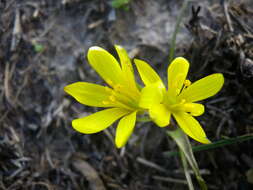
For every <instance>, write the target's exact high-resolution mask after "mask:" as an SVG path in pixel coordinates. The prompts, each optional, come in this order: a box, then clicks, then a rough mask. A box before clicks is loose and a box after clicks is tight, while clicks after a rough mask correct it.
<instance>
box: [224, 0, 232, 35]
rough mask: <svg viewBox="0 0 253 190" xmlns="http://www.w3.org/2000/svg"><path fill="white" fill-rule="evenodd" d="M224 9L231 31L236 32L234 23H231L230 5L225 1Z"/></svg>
mask: <svg viewBox="0 0 253 190" xmlns="http://www.w3.org/2000/svg"><path fill="white" fill-rule="evenodd" d="M223 9H224V13H225V17H226V20H227V23H228V28H229V31H230V32H234V28H233V25H232V21H231V18H230V16H229V13H228V3H227V1H224V3H223Z"/></svg>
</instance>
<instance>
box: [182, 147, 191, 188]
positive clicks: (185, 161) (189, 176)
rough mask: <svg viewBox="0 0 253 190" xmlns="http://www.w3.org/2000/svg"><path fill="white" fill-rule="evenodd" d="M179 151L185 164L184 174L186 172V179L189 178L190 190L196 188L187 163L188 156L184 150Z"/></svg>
mask: <svg viewBox="0 0 253 190" xmlns="http://www.w3.org/2000/svg"><path fill="white" fill-rule="evenodd" d="M179 153H180V157H181V161H182V164H183V168H184V174H185V177H186V180H187V184H188V187H189V190H194V187H193V183H192V178H191V174H190V173H189V171H188V163H187V160H186V157H185V155H184V153H183V152H182V151H179Z"/></svg>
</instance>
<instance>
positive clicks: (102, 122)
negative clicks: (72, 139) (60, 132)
mask: <svg viewBox="0 0 253 190" xmlns="http://www.w3.org/2000/svg"><path fill="white" fill-rule="evenodd" d="M128 113H129V110H126V109H122V108H110V109H106V110H102V111H99V112H96V113H94V114H91V115H89V116H86V117H83V118H79V119H75V120H73V121H72V126H73V127H74V129H75V130H77V131H78V132H80V133H85V134H91V133H97V132H100V131H102V130H104V129H105V128H107V127H109V126H110V125H111V124H113V123H114V122H115V121H116V120H117V119H119V118H120V117H122V116H124V115H126V114H128Z"/></svg>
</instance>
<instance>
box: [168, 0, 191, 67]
mask: <svg viewBox="0 0 253 190" xmlns="http://www.w3.org/2000/svg"><path fill="white" fill-rule="evenodd" d="M187 5H188V0H185V1H184V2H183V5H182V8H181V10H180V14H179V16H178V17H177V22H176V26H175V30H174V32H173V35H172V38H171V42H170V54H169V63H171V61H172V60H173V58H174V54H175V47H176V39H177V33H178V32H179V27H180V23H181V21H182V19H183V16H184V13H185V9H186V8H187Z"/></svg>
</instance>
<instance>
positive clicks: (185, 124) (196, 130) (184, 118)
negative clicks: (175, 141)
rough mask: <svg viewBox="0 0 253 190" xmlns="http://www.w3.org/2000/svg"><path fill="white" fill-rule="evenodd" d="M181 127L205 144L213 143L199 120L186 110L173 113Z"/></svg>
mask: <svg viewBox="0 0 253 190" xmlns="http://www.w3.org/2000/svg"><path fill="white" fill-rule="evenodd" d="M173 116H174V117H175V119H176V121H177V123H178V125H179V127H180V128H181V129H182V130H183V131H184V132H185V133H186V134H187V135H189V136H190V137H191V138H193V139H194V140H196V141H198V142H201V143H203V144H209V143H211V142H210V141H209V140H208V139H207V137H206V134H205V132H204V130H203V129H202V127H201V125H200V124H199V122H198V121H197V120H196V119H194V118H193V117H192V116H191V115H190V114H188V113H186V112H176V113H173Z"/></svg>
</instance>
